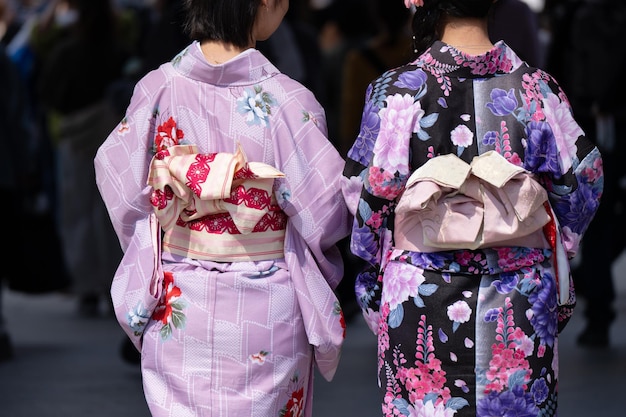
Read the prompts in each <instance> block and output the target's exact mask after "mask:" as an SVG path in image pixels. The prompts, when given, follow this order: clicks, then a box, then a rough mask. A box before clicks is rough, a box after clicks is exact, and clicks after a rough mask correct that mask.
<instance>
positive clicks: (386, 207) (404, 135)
mask: <svg viewBox="0 0 626 417" xmlns="http://www.w3.org/2000/svg"><path fill="white" fill-rule="evenodd" d="M371 91H372V88H371V85H370V87H368V93H367V94H368V95H367V97H368V98H367V100H366V102H365V106H364V110H363V118H362V122H361V127H360V132H359V135H358V137H357V139H356V141H355V143H354V145H353V146H352V148H351V149H350V151H349V152H348V159H347V161H346V164H345V167H344V171H343V184H342V191H343V195H344V199H345V200H346V203H347V205H348V207H349V209H350V211H351V213H352V214H353V215H354V222H353V224H352V235H351V241H350V250H351V252H352V253H353V254H354V255H356V256H358V257H359V258H361V259H363V260H364V261H365V262H366V263H365V265H366V266H365V268H364V270H363V271H362V272H361V273H360V274H358V276H357V278H356V293H357V301H358V302H359V305H360V306H361V309H362V311H363V314H364V316H365V318H366V321H367V322H368V325H369V327H370V328H371V329H372V331H374V332H375V333H376V332H377V326H378V324H377V323H378V314H379V309H380V296H381V291H382V287H381V284H382V280H381V273H382V270H383V269H384V266H385V258H386V254H387V252H388V250H389V249H390V247H391V245H392V234H393V211H394V208H395V205H396V200H397V197H398V196H399V195H400V194H401V192H402V190H403V189H404V184H405V183H406V180H407V178H408V171H409V170H408V161H409V151H408V149H409V143H410V139H411V136H412V132H411V130H407V131H405V132H401V133H400V134H399V135H398V136H397V137H396V139H398V140H395V139H394V141H393V143H392V141H390V140H388V139H389V138H390V135H387V133H388V132H386V131H385V127H384V126H390V125H391V124H389V123H385V122H386V120H387V117H388V110H387V109H389V108H390V107H403V108H405V109H407V110H408V111H407V112H405V114H407V115H408V116H407V117H410V116H411V115H415V114H416V113H415V112H413V110H414V109H415V110H417V109H418V108H417V107H416V106H415V103H414V100H413V98H412V97H410V96H402V95H399V94H398V95H394V96H389V97H387V98H386V99H385V103H384V105H383V106H379V105H378V103H377V102H375V98H374V97H372V95H371ZM407 126H411V127H412V126H413V124H412V123H409V124H407ZM396 133H397V132H396ZM391 152H392V153H393V155H394V156H393V157H391Z"/></svg>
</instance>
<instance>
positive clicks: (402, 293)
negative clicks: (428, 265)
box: [381, 262, 425, 325]
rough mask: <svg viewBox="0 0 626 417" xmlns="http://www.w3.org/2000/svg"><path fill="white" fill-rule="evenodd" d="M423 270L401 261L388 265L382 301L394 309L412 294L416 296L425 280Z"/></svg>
mask: <svg viewBox="0 0 626 417" xmlns="http://www.w3.org/2000/svg"><path fill="white" fill-rule="evenodd" d="M423 272H424V270H423V269H421V268H417V267H415V266H412V265H408V264H404V263H400V262H392V263H390V264H389V265H387V268H386V270H385V274H384V278H383V279H384V282H385V285H384V287H383V294H382V300H381V301H382V302H383V303H385V304H388V305H389V309H390V310H391V311H393V310H395V309H396V308H397V307H398V305H400V304H402V303H403V302H404V301H407V300H408V299H409V297H410V296H416V295H417V293H418V287H419V286H420V285H421V284H422V283H423V282H424V281H425V278H424V274H423ZM397 324H398V325H399V324H400V323H397Z"/></svg>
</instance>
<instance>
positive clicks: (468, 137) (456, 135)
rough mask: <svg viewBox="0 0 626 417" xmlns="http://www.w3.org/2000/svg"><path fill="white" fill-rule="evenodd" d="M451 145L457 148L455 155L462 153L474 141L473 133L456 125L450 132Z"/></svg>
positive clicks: (465, 127)
mask: <svg viewBox="0 0 626 417" xmlns="http://www.w3.org/2000/svg"><path fill="white" fill-rule="evenodd" d="M450 139H451V140H452V143H453V144H454V145H456V146H458V148H459V149H458V152H457V155H460V154H461V153H463V150H464V149H465V148H467V147H468V146H470V145H471V144H472V142H473V141H474V133H473V132H472V131H471V130H470V129H469V127H467V126H465V125H458V126H457V127H455V128H454V129H453V130H452V132H450Z"/></svg>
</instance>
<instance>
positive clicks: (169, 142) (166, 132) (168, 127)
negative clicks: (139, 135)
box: [154, 117, 185, 152]
mask: <svg viewBox="0 0 626 417" xmlns="http://www.w3.org/2000/svg"><path fill="white" fill-rule="evenodd" d="M184 137H185V134H184V133H183V131H182V130H180V129H178V128H177V127H176V122H175V121H174V119H173V118H172V117H170V118H169V119H167V121H166V122H165V123H163V124H162V125H160V126H159V127H157V134H156V137H155V138H154V145H155V150H156V152H159V151H161V150H164V149H167V148H169V147H170V146H175V145H178V144H180V141H181V139H183V138H184Z"/></svg>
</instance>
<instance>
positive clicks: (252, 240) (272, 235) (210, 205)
mask: <svg viewBox="0 0 626 417" xmlns="http://www.w3.org/2000/svg"><path fill="white" fill-rule="evenodd" d="M282 177H284V174H283V173H282V172H280V171H279V170H277V169H276V168H274V167H272V166H271V165H268V164H265V163H261V162H248V161H247V159H246V157H245V155H244V153H243V150H242V149H241V147H240V146H238V147H237V150H236V152H235V153H234V154H231V153H225V152H221V153H210V154H200V153H198V150H197V147H196V146H195V145H176V146H171V147H169V148H167V149H166V150H163V151H160V152H158V153H157V154H156V155H155V156H154V157H153V158H152V161H151V163H150V172H149V175H148V185H150V186H151V187H152V188H153V191H152V195H151V203H152V206H153V207H154V211H155V214H156V216H157V218H158V220H159V223H160V224H161V227H162V228H163V230H164V232H165V233H164V236H163V243H162V247H163V250H164V251H167V252H171V253H175V254H177V255H181V256H185V257H189V258H193V259H204V260H212V261H218V262H235V261H259V260H267V259H276V258H281V257H283V256H284V240H285V229H286V224H287V216H286V215H285V213H284V212H283V211H282V210H281V209H280V207H279V206H278V205H277V203H276V199H275V197H274V193H273V185H274V179H275V178H282Z"/></svg>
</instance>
